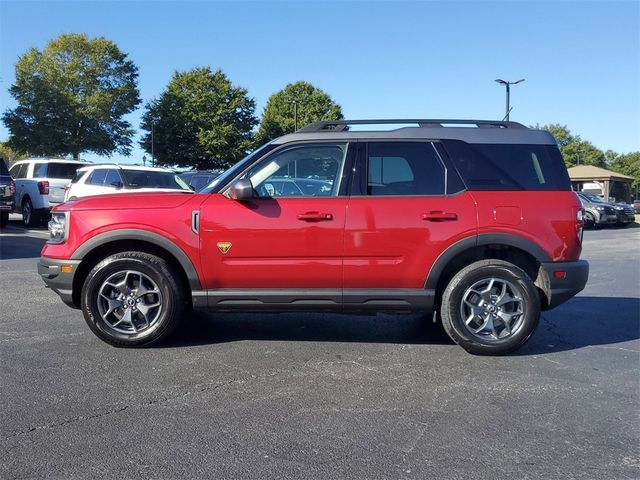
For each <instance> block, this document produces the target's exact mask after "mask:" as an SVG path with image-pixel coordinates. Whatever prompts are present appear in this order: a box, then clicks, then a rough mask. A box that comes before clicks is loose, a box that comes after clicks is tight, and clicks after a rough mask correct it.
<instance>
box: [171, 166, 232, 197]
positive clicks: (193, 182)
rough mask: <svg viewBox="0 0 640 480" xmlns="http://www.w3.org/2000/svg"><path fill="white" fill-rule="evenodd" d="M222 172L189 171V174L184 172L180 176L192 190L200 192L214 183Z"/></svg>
mask: <svg viewBox="0 0 640 480" xmlns="http://www.w3.org/2000/svg"><path fill="white" fill-rule="evenodd" d="M221 173H222V171H220V170H189V171H188V172H182V173H180V174H178V176H179V177H180V178H181V179H182V180H184V181H185V182H186V183H187V184H188V185H189V186H190V187H191V189H192V190H194V191H196V192H197V191H198V190H200V189H202V188H204V187H206V186H207V185H209V184H210V183H211V182H212V181H214V180H215V179H216V178H217V177H218V176H219V175H220V174H221Z"/></svg>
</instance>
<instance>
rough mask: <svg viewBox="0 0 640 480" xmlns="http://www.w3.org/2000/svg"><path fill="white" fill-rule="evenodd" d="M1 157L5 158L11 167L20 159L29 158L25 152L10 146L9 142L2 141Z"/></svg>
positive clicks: (0, 144)
mask: <svg viewBox="0 0 640 480" xmlns="http://www.w3.org/2000/svg"><path fill="white" fill-rule="evenodd" d="M0 157H1V158H4V160H5V161H6V162H7V166H8V167H10V166H11V165H13V164H14V163H15V162H17V161H18V160H22V159H23V158H27V154H26V153H24V152H17V151H15V150H14V149H13V148H11V147H10V146H9V144H8V143H7V142H0Z"/></svg>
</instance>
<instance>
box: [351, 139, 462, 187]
mask: <svg viewBox="0 0 640 480" xmlns="http://www.w3.org/2000/svg"><path fill="white" fill-rule="evenodd" d="M371 143H427V144H430V145H431V148H433V151H434V152H435V156H436V158H437V160H438V161H439V162H440V165H442V168H443V170H444V193H442V194H412V195H369V194H368V193H367V192H368V185H369V171H368V161H367V160H368V158H369V145H370V144H371ZM437 143H440V142H439V141H438V140H431V139H426V138H393V139H361V140H359V144H360V145H361V148H360V149H359V150H358V158H357V161H356V165H357V167H356V169H358V170H359V173H357V172H356V175H357V177H358V179H359V181H358V182H354V188H352V190H351V192H350V194H351V195H350V196H351V197H356V198H361V197H368V198H415V197H428V198H437V197H440V198H442V197H453V196H456V195H459V194H460V193H463V192H465V190H466V189H463V190H460V191H457V192H453V193H449V191H448V189H449V182H448V180H449V177H448V170H449V168H450V167H449V165H448V163H447V162H446V161H445V160H444V159H443V158H442V155H440V152H439V151H438V149H437V148H436V144H437ZM356 169H354V172H355V170H356ZM356 183H357V184H358V188H359V191H356V188H355V184H356Z"/></svg>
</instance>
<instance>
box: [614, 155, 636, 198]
mask: <svg viewBox="0 0 640 480" xmlns="http://www.w3.org/2000/svg"><path fill="white" fill-rule="evenodd" d="M611 169H612V170H613V171H615V172H618V173H622V174H623V175H629V176H630V177H634V178H635V179H636V180H635V181H634V182H633V186H632V188H633V189H634V190H635V189H636V188H637V186H638V183H639V181H640V152H631V153H626V154H624V155H618V156H617V157H616V159H615V160H614V161H613V162H612V163H611Z"/></svg>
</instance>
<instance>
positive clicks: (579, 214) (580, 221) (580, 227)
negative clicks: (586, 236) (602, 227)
mask: <svg viewBox="0 0 640 480" xmlns="http://www.w3.org/2000/svg"><path fill="white" fill-rule="evenodd" d="M583 232H584V208H578V209H577V211H576V234H577V235H578V241H580V243H582V233H583Z"/></svg>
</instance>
